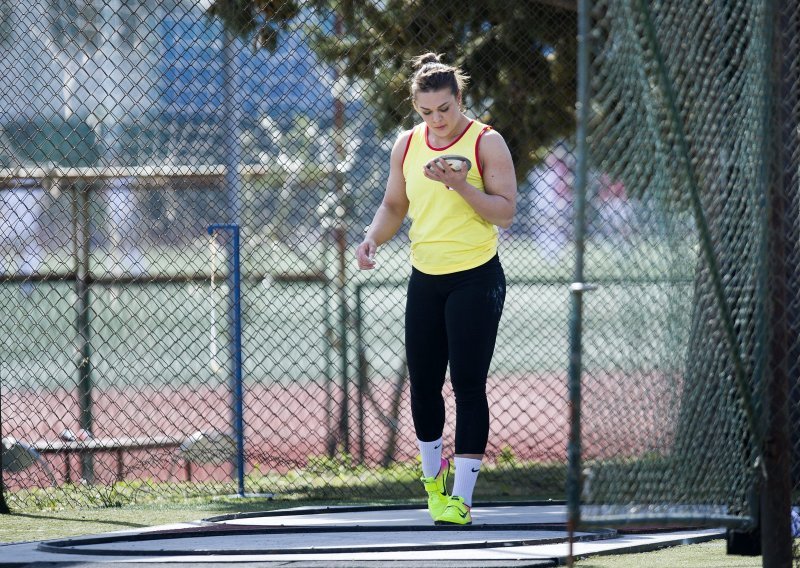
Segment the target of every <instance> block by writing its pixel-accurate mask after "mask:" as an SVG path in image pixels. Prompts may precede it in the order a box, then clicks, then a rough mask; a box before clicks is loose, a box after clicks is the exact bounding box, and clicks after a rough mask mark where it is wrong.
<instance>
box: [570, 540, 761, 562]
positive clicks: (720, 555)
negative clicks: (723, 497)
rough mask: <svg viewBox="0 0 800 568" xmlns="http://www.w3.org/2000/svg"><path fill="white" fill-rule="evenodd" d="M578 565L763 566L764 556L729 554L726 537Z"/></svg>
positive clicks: (615, 556)
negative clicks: (726, 548)
mask: <svg viewBox="0 0 800 568" xmlns="http://www.w3.org/2000/svg"><path fill="white" fill-rule="evenodd" d="M575 565H576V566H577V567H578V568H642V567H646V568H756V567H758V568H760V567H761V557H760V556H728V555H727V554H726V553H725V541H724V540H712V541H709V542H703V543H699V544H689V545H682V546H673V547H669V548H663V549H661V550H657V551H654V552H642V553H636V554H615V555H608V556H592V557H589V558H585V559H583V560H579V561H578V562H576V564H575Z"/></svg>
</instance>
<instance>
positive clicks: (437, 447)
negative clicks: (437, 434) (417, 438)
mask: <svg viewBox="0 0 800 568" xmlns="http://www.w3.org/2000/svg"><path fill="white" fill-rule="evenodd" d="M441 447H442V445H441V444H439V445H438V446H433V449H434V450H438V449H439V448H441Z"/></svg>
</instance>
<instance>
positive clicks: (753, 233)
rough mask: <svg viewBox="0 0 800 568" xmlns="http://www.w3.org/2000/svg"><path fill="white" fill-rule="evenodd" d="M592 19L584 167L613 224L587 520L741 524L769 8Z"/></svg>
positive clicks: (751, 460)
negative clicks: (585, 163) (588, 106)
mask: <svg viewBox="0 0 800 568" xmlns="http://www.w3.org/2000/svg"><path fill="white" fill-rule="evenodd" d="M591 16H592V33H591V40H590V44H591V46H592V47H591V74H592V79H591V87H590V91H591V94H590V100H591V105H592V106H591V119H590V124H589V135H588V136H589V137H588V144H589V148H590V150H589V171H590V173H591V179H593V180H594V183H595V186H596V188H597V189H596V195H598V196H608V197H605V198H601V199H603V201H604V204H605V210H604V212H603V213H604V215H606V216H609V217H611V218H612V219H613V220H614V221H615V222H616V224H614V223H610V222H608V221H605V220H604V221H603V224H604V226H605V227H609V228H611V229H612V231H613V235H614V239H613V240H609V241H608V242H605V243H602V244H601V245H594V246H590V245H587V249H586V251H587V252H586V266H585V273H586V280H587V281H590V282H597V283H598V284H599V287H598V289H597V291H595V292H592V293H591V294H590V295H589V296H587V299H586V304H585V318H586V319H585V324H584V326H585V327H584V330H585V333H584V337H583V342H584V343H583V345H584V352H583V362H584V366H585V374H584V376H583V378H582V392H583V408H582V428H583V429H584V436H583V439H582V442H583V455H582V457H583V460H584V462H583V465H584V469H583V471H582V475H583V494H582V497H581V498H582V507H581V518H582V520H584V521H586V522H610V521H615V522H621V523H636V522H639V523H647V522H654V521H669V520H679V521H684V522H686V521H690V522H691V521H694V522H701V523H705V522H710V523H713V522H721V523H726V524H729V525H736V524H747V523H749V522H753V521H754V519H755V516H756V513H757V511H756V509H755V508H754V505H755V507H757V501H758V499H757V497H756V496H755V495H756V494H755V487H756V482H757V480H758V478H759V475H760V471H759V468H758V464H759V461H758V456H759V451H760V449H759V443H760V442H759V435H760V434H759V433H760V424H759V423H758V416H760V408H759V404H760V400H761V398H760V393H761V391H760V389H761V387H762V384H761V383H762V380H763V377H764V364H765V337H766V331H767V329H768V325H769V323H768V321H767V315H766V311H765V310H766V304H765V301H766V299H767V294H768V292H767V287H768V286H769V283H768V282H767V278H766V274H767V272H766V271H767V269H768V266H767V264H766V251H767V249H766V246H767V245H766V241H765V234H766V233H765V227H766V225H765V223H766V210H765V202H764V195H765V192H766V188H767V178H766V177H765V176H766V175H767V174H766V172H767V171H768V168H767V166H768V161H769V159H770V158H769V156H768V155H767V154H766V152H765V147H766V138H765V136H766V130H765V125H766V124H767V122H766V120H767V118H768V113H769V111H770V109H769V99H768V95H767V93H768V84H767V81H768V76H769V75H768V67H767V66H768V65H769V59H768V55H767V54H768V49H767V48H768V46H769V45H770V44H769V42H770V36H769V32H768V30H769V29H770V27H769V26H768V25H767V23H768V20H767V18H768V15H767V6H766V3H762V2H703V3H697V2H654V3H649V2H639V1H630V2H627V1H626V2H604V1H600V2H594V3H593V9H592V14H591ZM794 17H796V15H794ZM795 112H796V108H795ZM794 168H795V178H794V180H795V181H794V183H795V184H796V183H797V182H796V179H797V178H796V169H797V162H795V164H794ZM591 192H592V188H591V186H590V188H589V194H590V195H592V193H591ZM620 196H622V197H624V198H625V199H624V200H621V199H620ZM612 259H613V262H609V261H611V260H612ZM610 275H613V278H616V279H617V282H608V278H609V276H610Z"/></svg>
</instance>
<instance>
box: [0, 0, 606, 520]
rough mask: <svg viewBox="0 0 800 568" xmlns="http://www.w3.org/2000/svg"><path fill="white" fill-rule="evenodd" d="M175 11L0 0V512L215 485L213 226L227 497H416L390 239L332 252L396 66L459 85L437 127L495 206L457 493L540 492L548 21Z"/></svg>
mask: <svg viewBox="0 0 800 568" xmlns="http://www.w3.org/2000/svg"><path fill="white" fill-rule="evenodd" d="M201 4H202V3H200V2H187V1H177V0H173V1H169V2H163V1H159V2H154V1H144V0H143V1H138V2H125V1H121V0H105V1H101V2H96V1H95V2H92V1H76V0H60V1H58V2H53V1H36V2H32V3H25V4H20V3H16V2H10V1H4V2H0V8H1V10H0V17H1V18H2V30H3V33H2V35H1V37H0V41H2V47H3V49H2V72H0V108H2V109H3V111H2V113H3V114H2V125H0V126H1V127H2V130H0V136H2V138H0V140H2V143H0V160H1V161H2V162H1V163H0V168H2V170H1V173H0V183H2V189H1V190H0V196H2V202H1V203H0V204H1V205H2V215H3V233H2V241H1V242H0V245H2V256H0V259H1V260H2V271H3V277H2V281H1V282H0V294H2V302H0V306H2V307H1V308H0V309H1V310H2V317H0V325H2V337H3V347H2V349H3V356H2V357H1V358H0V365H1V366H2V372H1V378H2V400H0V402H1V403H2V408H1V409H0V410H1V411H2V436H3V447H4V453H3V464H4V485H5V491H6V494H5V495H6V499H7V501H8V503H9V504H10V506H11V507H13V508H33V507H42V506H48V505H50V504H53V503H58V504H64V505H75V504H78V505H109V504H117V503H126V502H132V501H140V500H143V499H148V498H152V497H171V496H191V495H208V494H230V493H235V492H236V491H237V489H238V487H237V478H238V473H239V472H238V471H237V467H236V465H237V449H238V448H237V443H236V441H237V431H236V424H237V422H236V421H237V418H238V414H237V412H236V409H237V399H236V392H237V391H236V384H235V382H234V381H233V378H232V377H233V376H234V375H235V372H234V371H235V367H234V364H233V363H234V357H233V355H234V354H235V352H234V351H233V350H232V346H233V345H234V340H235V338H236V335H237V334H236V330H235V328H234V325H233V322H232V313H233V312H232V304H231V302H232V298H233V292H234V289H233V282H232V280H231V262H230V261H231V258H232V254H233V252H234V251H233V247H232V242H231V239H230V235H229V233H228V232H227V231H225V230H220V231H215V232H214V234H213V235H209V233H208V227H209V226H210V225H211V224H214V223H231V222H236V223H238V225H239V227H240V235H241V243H240V248H239V251H238V252H239V254H240V259H241V282H240V286H241V341H242V377H243V389H242V403H243V404H242V406H243V412H242V415H241V419H242V423H243V437H244V447H243V459H244V468H243V470H242V471H241V473H242V474H243V483H244V490H245V491H246V492H247V493H273V494H275V495H276V496H279V497H285V498H330V499H338V500H343V499H365V498H366V499H375V498H392V497H394V498H398V497H400V498H407V497H408V496H419V497H420V498H421V497H422V495H420V491H419V471H418V465H417V462H416V454H417V450H416V442H415V437H414V434H413V428H412V426H411V420H410V410H409V401H408V394H407V372H406V367H405V361H404V348H403V338H402V321H403V317H402V313H403V309H404V302H405V280H406V278H407V275H408V274H409V270H410V268H409V263H408V243H407V236H406V231H407V227H403V229H401V234H400V235H398V237H397V238H396V239H395V240H394V241H393V242H392V243H390V244H387V245H386V246H385V247H383V248H382V249H381V250H380V252H379V261H380V267H379V268H378V269H377V270H375V271H372V272H371V273H370V274H364V273H360V272H359V271H358V270H357V269H356V266H355V261H354V254H353V251H354V248H355V246H356V245H357V244H358V243H359V242H360V241H359V239H360V238H361V237H362V231H363V228H364V226H365V225H367V224H368V223H369V222H370V220H371V217H372V215H373V213H374V211H375V209H376V208H377V206H378V204H379V203H380V200H381V198H382V194H383V189H384V186H385V182H386V176H387V173H388V161H389V153H390V149H391V146H392V143H393V141H394V139H395V138H396V136H397V133H398V132H399V129H400V128H403V127H407V126H408V125H410V124H413V123H414V121H415V113H414V112H413V109H412V107H411V105H410V102H409V100H408V88H407V85H406V84H405V79H407V77H408V74H409V72H410V71H411V67H410V59H411V57H412V56H414V55H418V54H420V53H423V52H424V51H426V50H434V51H438V52H442V53H444V54H445V55H444V57H445V59H446V60H447V61H448V62H452V63H456V64H458V65H461V66H462V67H463V68H464V70H465V71H466V73H467V74H468V75H470V77H471V80H470V85H469V86H468V89H467V92H466V94H467V97H466V99H465V103H466V107H467V109H466V112H467V113H468V114H469V115H470V116H474V117H477V118H481V119H483V120H485V121H488V122H489V123H491V124H493V125H494V127H495V128H496V129H497V130H498V131H499V132H501V133H502V134H503V135H504V137H505V138H506V140H507V141H508V144H509V146H510V148H511V149H512V152H513V153H514V156H515V160H516V165H517V169H518V174H519V181H520V188H521V192H520V200H519V213H518V216H517V222H516V224H515V225H514V226H513V227H512V228H511V229H510V230H508V231H505V232H503V234H502V236H501V241H502V242H501V255H502V258H503V261H504V264H505V266H506V273H507V276H508V279H509V290H508V298H507V303H506V306H507V307H506V311H505V315H504V320H503V323H502V326H501V333H500V337H499V340H498V347H497V351H496V355H495V357H494V363H493V366H492V369H491V372H490V377H489V386H488V392H489V397H490V404H491V409H492V426H491V428H492V430H491V435H490V445H489V448H488V450H487V464H488V467H487V469H486V471H485V473H484V474H482V477H481V481H480V484H479V486H478V487H477V489H476V496H477V497H478V498H510V499H532V498H556V499H560V498H563V494H564V480H565V472H566V439H567V420H566V416H567V390H566V380H565V371H564V369H565V361H566V357H567V338H566V331H567V330H566V327H565V325H564V322H565V321H566V320H567V317H568V300H569V298H568V295H567V293H566V289H567V284H568V282H569V278H570V273H571V269H572V256H573V253H572V245H571V244H570V239H571V232H572V228H571V222H572V219H571V214H570V211H571V199H572V194H571V192H572V175H573V174H572V171H573V169H574V142H573V140H574V118H573V115H574V110H573V109H574V101H575V99H574V71H573V70H574V66H575V62H574V57H575V46H576V35H575V21H576V12H575V10H574V9H572V10H570V9H564V8H559V7H554V6H547V5H544V4H542V5H540V4H536V3H519V4H518V3H501V4H500V5H498V10H497V11H495V13H494V14H491V17H488V16H489V15H490V14H489V13H488V12H486V11H485V10H486V8H477V7H474V8H470V9H468V10H464V6H459V7H458V10H456V9H455V4H453V5H452V6H451V5H448V4H447V3H434V2H420V3H415V4H412V5H410V6H407V7H402V6H394V5H393V4H392V3H387V4H386V5H385V6H383V5H382V6H380V7H376V8H375V9H374V10H372V11H371V10H370V9H368V6H360V4H358V3H350V2H342V3H340V4H337V3H325V2H316V3H305V4H304V3H298V4H297V5H295V4H293V3H291V2H274V3H262V4H263V5H264V6H266V7H265V8H264V10H265V11H264V12H258V11H257V10H255V9H254V10H253V11H251V12H247V13H246V14H245V15H244V17H242V18H240V17H239V16H240V15H241V14H242V13H240V12H235V11H232V10H233V9H234V8H233V5H234V3H227V2H216V3H206V4H205V5H201ZM244 4H247V3H238V5H239V7H240V8H241V7H242V6H243V5H244ZM255 4H257V3H253V5H255ZM209 7H211V13H209V11H208V8H209ZM273 8H274V10H275V11H274V13H272V14H268V13H267V12H268V11H269V10H271V9H273ZM399 8H403V9H402V10H399ZM457 12H458V13H457ZM268 17H269V19H268ZM441 19H444V20H446V21H451V22H453V24H454V25H453V26H452V27H450V26H448V27H447V29H446V30H445V33H442V28H441V27H439V26H432V24H433V22H434V20H441ZM222 22H227V23H228V24H229V25H228V27H225V26H223V23H222ZM522 38H525V39H526V40H527V45H525V44H523V43H519V41H520V39H522ZM256 44H258V45H256ZM520 114H525V115H526V118H525V119H524V120H519V115H520ZM416 119H417V120H418V117H416ZM596 238H597V239H598V240H605V239H606V238H607V235H606V234H604V233H602V231H598V232H597V235H596ZM446 388H447V389H449V388H450V387H449V386H447V387H446ZM449 399H450V400H452V397H449ZM453 418H454V408H451V407H449V408H448V420H449V425H450V426H449V427H448V428H447V430H446V431H447V434H448V435H452V432H453V429H452V420H453ZM447 441H448V442H449V443H450V447H452V439H450V440H447Z"/></svg>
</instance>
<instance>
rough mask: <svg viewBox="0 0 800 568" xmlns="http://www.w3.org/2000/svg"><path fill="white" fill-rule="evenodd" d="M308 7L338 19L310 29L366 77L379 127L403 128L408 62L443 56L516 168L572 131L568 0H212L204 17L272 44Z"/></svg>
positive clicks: (322, 46) (572, 33)
mask: <svg viewBox="0 0 800 568" xmlns="http://www.w3.org/2000/svg"><path fill="white" fill-rule="evenodd" d="M304 6H307V7H310V9H312V10H315V11H316V12H317V13H318V14H320V15H321V16H322V17H323V20H322V21H323V22H325V18H326V17H327V18H330V21H331V22H333V21H334V20H335V21H336V22H337V23H338V24H339V29H337V30H336V32H338V31H339V30H341V33H334V26H333V24H332V23H331V24H329V25H327V29H325V27H326V26H321V27H320V26H317V27H316V28H315V29H314V30H312V36H313V38H314V44H315V47H316V51H317V53H318V54H319V55H320V57H321V58H322V60H323V61H326V62H328V63H330V64H332V65H334V66H336V68H337V69H338V70H339V71H340V72H341V73H342V74H343V75H344V76H345V77H348V78H350V79H359V80H361V81H362V82H363V84H364V85H365V88H364V93H363V94H364V96H365V98H366V100H368V101H369V102H370V103H371V104H372V106H373V108H374V109H376V111H377V117H376V118H377V121H378V124H379V126H380V127H381V129H382V130H383V131H384V132H385V131H389V130H391V129H393V128H395V127H397V126H401V125H402V126H404V127H409V126H410V125H411V124H413V122H414V120H415V117H414V114H413V112H412V111H411V106H410V104H409V100H408V96H409V93H408V78H409V74H410V73H411V66H410V64H409V61H410V60H411V58H413V57H414V56H416V55H419V54H421V53H424V52H427V51H433V52H436V53H442V54H444V59H445V61H446V62H448V63H453V64H456V65H458V66H460V67H461V68H462V69H463V70H464V71H465V72H466V73H467V75H469V77H470V84H469V85H468V88H467V93H466V94H467V97H466V100H465V104H466V105H467V107H468V109H469V111H470V113H471V114H473V115H475V116H476V117H478V118H480V119H481V120H483V121H486V122H488V123H489V124H491V125H492V126H493V127H494V128H495V129H496V130H497V131H498V132H500V133H501V134H502V135H503V137H504V138H505V139H506V141H507V143H508V146H509V148H510V149H511V152H512V155H513V157H514V160H515V163H516V166H517V172H518V175H519V176H524V175H525V173H526V172H527V171H528V170H529V169H530V167H531V166H532V165H533V164H534V163H535V162H536V161H537V152H538V151H540V150H541V149H542V147H544V146H548V145H550V143H551V142H552V141H553V140H555V139H557V138H560V137H564V136H569V135H570V134H572V132H573V130H574V124H575V118H574V108H575V57H576V49H577V40H576V34H577V28H576V15H575V2H574V1H573V0H542V1H540V2H510V1H508V0H486V1H484V2H464V1H456V0H448V1H442V0H385V1H383V2H377V1H375V0H338V1H336V0H309V1H308V2H307V3H305V4H303V5H302V6H301V2H299V1H298V0H215V1H214V2H213V3H212V4H211V6H210V8H209V14H210V15H211V16H212V17H218V18H220V19H221V20H222V21H223V22H224V24H225V25H226V26H227V27H228V28H229V29H231V30H233V31H234V32H235V33H237V34H238V35H240V36H241V37H243V38H251V39H254V40H255V43H256V44H257V45H259V46H262V47H266V48H268V49H274V48H275V47H276V46H277V42H278V41H279V37H280V33H281V32H282V31H284V30H287V29H289V27H290V26H291V25H294V24H296V23H298V21H299V20H300V19H301V18H302V14H304V13H308V12H305V11H304V10H305V8H304Z"/></svg>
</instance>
